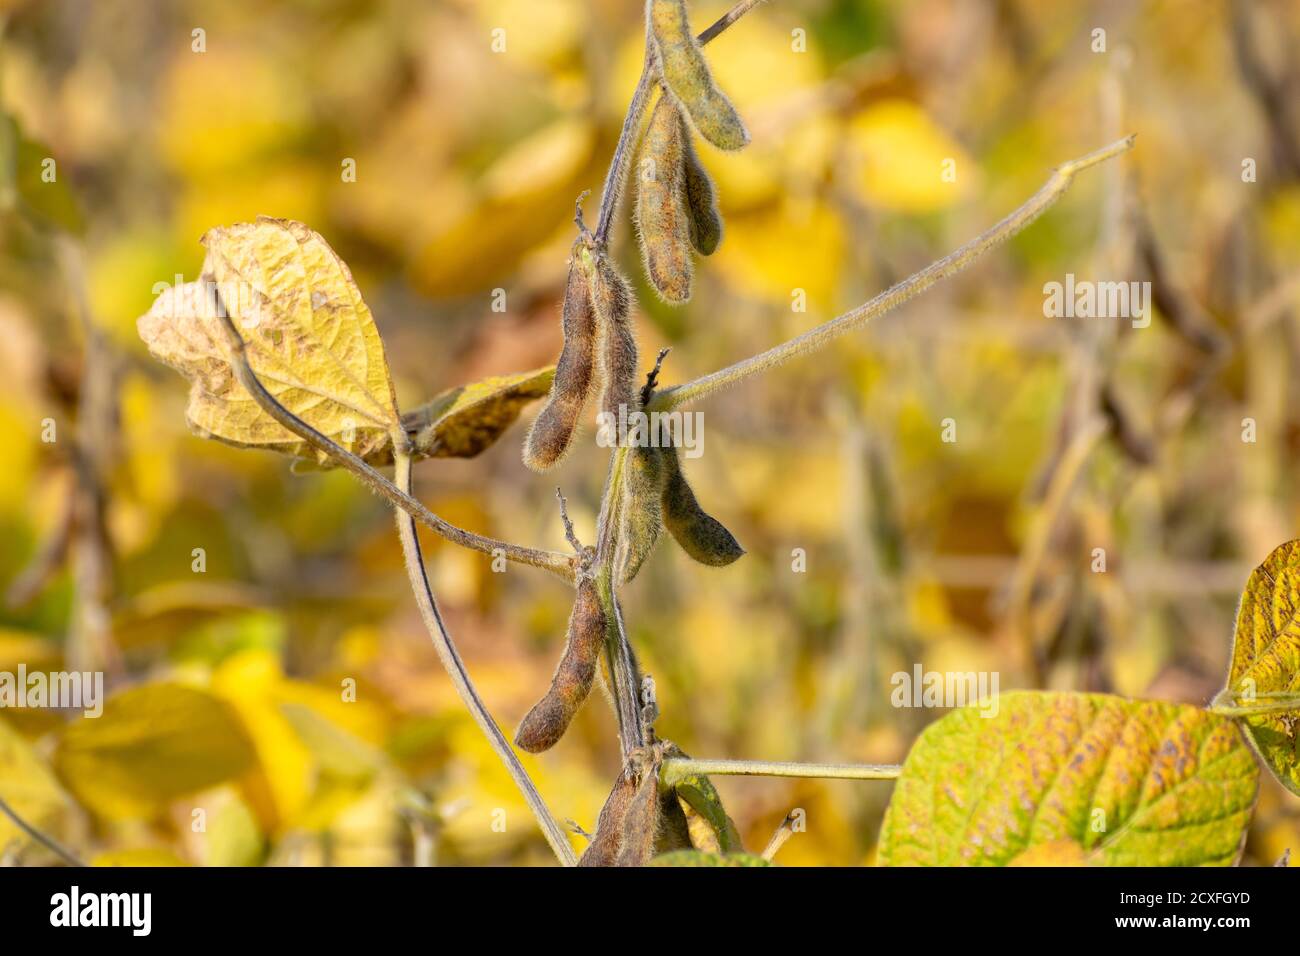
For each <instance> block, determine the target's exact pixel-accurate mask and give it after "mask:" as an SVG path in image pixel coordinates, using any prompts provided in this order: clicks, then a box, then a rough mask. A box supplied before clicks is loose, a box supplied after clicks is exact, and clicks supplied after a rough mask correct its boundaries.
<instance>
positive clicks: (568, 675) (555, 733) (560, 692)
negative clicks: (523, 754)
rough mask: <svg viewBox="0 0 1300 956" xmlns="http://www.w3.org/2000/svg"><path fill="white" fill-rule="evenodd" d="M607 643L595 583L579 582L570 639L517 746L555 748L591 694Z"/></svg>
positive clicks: (522, 725)
mask: <svg viewBox="0 0 1300 956" xmlns="http://www.w3.org/2000/svg"><path fill="white" fill-rule="evenodd" d="M604 640H605V611H604V609H603V608H602V607H601V604H600V595H599V593H598V591H597V588H596V582H595V581H594V580H592V579H591V578H583V579H582V580H581V581H580V582H579V583H578V589H577V597H576V599H575V600H574V602H573V612H572V613H571V614H570V615H569V631H568V639H567V641H566V643H565V646H564V656H563V657H561V658H560V663H559V665H558V666H557V667H556V668H555V675H554V676H553V677H552V678H551V686H550V689H549V690H547V692H546V696H544V697H543V698H542V699H541V700H539V701H538V702H537V703H536V704H534V705H533V708H532V710H530V711H529V712H528V714H527V715H526V716H525V717H524V719H523V721H522V722H521V723H520V725H519V730H518V731H516V733H515V744H516V745H517V746H519V747H520V749H522V750H526V751H528V752H529V753H533V754H535V753H541V752H542V751H544V750H549V749H550V748H551V747H554V746H555V744H556V742H558V741H559V739H560V738H561V737H563V736H564V732H565V731H566V730H568V729H569V723H570V722H571V721H572V720H573V715H574V714H576V713H577V712H578V710H579V709H580V708H581V707H582V705H583V703H584V702H585V701H586V699H587V696H588V695H589V694H590V693H591V684H592V681H593V679H594V678H595V676H596V661H597V659H598V658H599V657H600V648H601V645H602V644H603V643H604Z"/></svg>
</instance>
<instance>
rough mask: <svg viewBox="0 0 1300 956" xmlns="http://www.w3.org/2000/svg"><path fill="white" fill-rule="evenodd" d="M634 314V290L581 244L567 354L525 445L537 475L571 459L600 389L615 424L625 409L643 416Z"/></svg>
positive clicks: (568, 301) (567, 293)
mask: <svg viewBox="0 0 1300 956" xmlns="http://www.w3.org/2000/svg"><path fill="white" fill-rule="evenodd" d="M631 309H632V290H631V287H630V286H629V285H628V282H627V279H625V278H624V277H623V276H622V274H620V273H619V271H618V269H617V268H616V267H615V266H614V263H613V262H612V261H610V258H609V256H608V255H606V254H605V252H604V251H603V250H597V249H592V248H591V247H590V246H589V245H588V243H587V240H586V239H579V240H578V241H577V242H576V243H574V246H573V253H572V255H571V256H570V257H569V278H568V282H567V283H566V284H565V287H564V306H563V316H564V318H563V332H564V346H563V348H562V350H561V351H560V360H559V362H558V363H557V364H556V367H555V380H554V381H553V382H552V383H551V394H550V397H549V398H548V399H547V402H546V406H545V407H544V408H543V409H542V411H541V414H539V415H538V416H537V418H536V419H535V420H534V421H533V426H532V428H531V429H529V432H528V437H527V438H526V439H525V440H524V464H526V465H528V467H529V468H532V469H533V470H534V471H547V470H548V469H550V468H553V467H554V466H555V465H557V464H559V462H560V461H561V460H563V458H564V456H565V455H566V454H568V451H569V449H570V448H571V447H572V445H573V436H574V433H575V432H576V430H577V426H578V421H579V419H580V418H581V417H582V412H583V409H585V408H586V407H587V403H588V401H589V399H590V398H591V393H592V391H593V390H594V389H595V387H596V385H597V383H599V385H600V389H601V402H600V404H601V409H602V411H607V412H611V413H612V414H613V416H614V420H615V421H617V420H618V418H619V406H620V405H622V406H624V407H625V409H626V412H625V414H626V415H631V414H632V413H633V412H636V411H638V410H639V409H640V401H639V398H640V395H639V391H638V389H637V385H636V379H637V350H636V336H635V334H634V333H633V331H632V323H631V318H630V315H631Z"/></svg>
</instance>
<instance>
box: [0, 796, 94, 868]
mask: <svg viewBox="0 0 1300 956" xmlns="http://www.w3.org/2000/svg"><path fill="white" fill-rule="evenodd" d="M0 813H3V814H4V815H5V816H7V817H8V818H9V819H10V820H11V821H13V825H14V826H16V827H17V828H18V829H20V830H22V831H23V832H24V833H26V834H27V835H28V836H29V837H31V838H32V839H33V840H35V841H36V842H37V843H39V844H40V845H41V846H43V847H45V848H46V849H47V850H49V851H51V852H52V853H54V854H55V855H56V856H58V857H59V858H60V859H61V860H63V861H64V862H65V863H68V864H69V865H71V866H85V865H86V864H85V863H83V862H81V860H80V859H78V858H77V856H76V854H74V853H72V851H70V850H67V849H64V847H63V846H62V845H61V844H60V843H59V842H58V841H57V840H55V839H54V838H53V837H48V836H46V835H45V834H44V833H42V832H41V831H40V830H38V829H36V827H34V826H32V825H31V824H30V823H28V822H27V821H26V820H24V819H23V818H22V817H20V816H19V815H18V813H17V811H16V810H14V808H13V807H11V806H9V804H8V803H6V802H5V801H4V800H3V799H0Z"/></svg>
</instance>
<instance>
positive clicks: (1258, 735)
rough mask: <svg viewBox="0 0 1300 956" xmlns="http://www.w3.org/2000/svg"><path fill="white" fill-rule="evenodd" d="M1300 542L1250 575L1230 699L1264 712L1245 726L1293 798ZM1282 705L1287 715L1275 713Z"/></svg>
mask: <svg viewBox="0 0 1300 956" xmlns="http://www.w3.org/2000/svg"><path fill="white" fill-rule="evenodd" d="M1296 695H1300V541H1288V542H1287V543H1286V544H1284V545H1282V546H1281V547H1279V548H1276V549H1275V550H1274V551H1273V553H1272V554H1270V555H1269V556H1268V558H1267V560H1265V561H1264V563H1263V564H1261V565H1260V566H1259V567H1257V568H1256V569H1255V570H1254V571H1253V572H1251V575H1250V579H1249V580H1248V581H1247V582H1246V589H1245V590H1244V591H1243V592H1242V594H1241V604H1240V606H1239V607H1238V609H1237V626H1236V628H1235V630H1234V632H1233V636H1232V657H1231V663H1230V664H1229V668H1228V686H1227V688H1225V690H1224V693H1223V694H1221V695H1220V697H1219V699H1220V700H1221V699H1222V698H1223V697H1225V696H1227V697H1229V698H1230V699H1231V702H1232V704H1235V705H1236V706H1237V707H1240V708H1246V709H1249V708H1250V707H1252V706H1255V707H1259V708H1260V709H1262V710H1265V711H1268V710H1270V709H1271V710H1273V712H1265V713H1259V714H1247V715H1246V716H1243V717H1242V718H1241V722H1242V726H1243V727H1244V728H1245V730H1246V735H1247V737H1248V738H1249V739H1250V742H1251V744H1252V746H1253V747H1254V748H1255V750H1256V752H1258V753H1259V756H1260V759H1262V760H1263V761H1264V764H1265V766H1267V767H1268V769H1269V770H1271V771H1272V772H1273V775H1274V776H1275V777H1277V779H1278V780H1279V781H1281V783H1282V785H1283V786H1284V787H1286V788H1287V789H1288V790H1290V791H1291V792H1292V793H1295V794H1300V755H1298V754H1297V737H1296V733H1297V730H1298V729H1300V727H1298V726H1297V725H1298V724H1300V705H1297V706H1292V707H1286V706H1285V698H1286V697H1287V696H1293V697H1294V696H1296ZM1272 703H1278V704H1280V705H1281V706H1282V708H1283V709H1281V710H1278V708H1272V707H1271V706H1270V705H1271V704H1272Z"/></svg>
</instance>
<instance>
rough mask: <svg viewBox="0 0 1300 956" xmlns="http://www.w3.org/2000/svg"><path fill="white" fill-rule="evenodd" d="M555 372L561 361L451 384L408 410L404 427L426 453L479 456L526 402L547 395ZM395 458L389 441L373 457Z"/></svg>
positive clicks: (431, 455)
mask: <svg viewBox="0 0 1300 956" xmlns="http://www.w3.org/2000/svg"><path fill="white" fill-rule="evenodd" d="M554 378H555V366H554V365H548V366H546V367H545V368H539V369H534V370H533V371H531V372H519V373H517V374H515V375H494V376H492V377H491V378H485V379H483V380H482V381H479V382H474V383H472V384H470V385H460V386H457V387H456V388H450V389H448V390H447V391H445V392H442V393H441V394H439V395H437V396H435V397H434V398H433V400H432V401H430V402H428V403H427V404H425V405H421V406H420V407H419V408H415V409H412V410H411V411H409V412H407V413H406V414H405V415H403V416H402V427H403V428H405V429H406V432H407V434H409V435H410V436H411V438H412V439H413V441H414V443H415V450H416V454H417V455H418V456H420V457H425V458H473V457H474V456H475V455H477V454H479V453H480V452H482V451H484V450H485V449H487V448H489V447H490V446H491V445H492V444H493V443H494V442H496V440H497V439H498V438H500V437H501V436H502V435H503V434H504V433H505V431H506V429H508V428H509V427H510V426H511V425H513V424H514V423H515V420H516V419H517V418H519V413H520V412H521V411H523V409H524V407H525V406H526V405H528V404H529V403H530V402H533V401H536V400H537V399H539V398H545V397H546V396H547V395H548V394H549V393H550V390H551V380H552V379H554ZM392 459H393V452H392V447H391V446H387V447H385V448H382V449H380V451H379V452H378V453H377V454H375V455H373V456H371V457H370V458H368V459H367V460H368V461H369V462H370V463H371V464H388V463H390V462H391V461H392Z"/></svg>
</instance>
